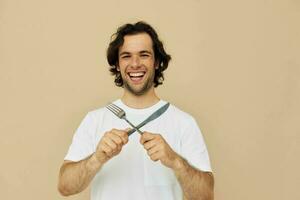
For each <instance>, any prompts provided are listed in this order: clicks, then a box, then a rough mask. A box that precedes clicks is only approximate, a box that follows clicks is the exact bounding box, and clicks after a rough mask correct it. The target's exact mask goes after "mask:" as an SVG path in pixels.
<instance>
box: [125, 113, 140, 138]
mask: <svg viewBox="0 0 300 200" xmlns="http://www.w3.org/2000/svg"><path fill="white" fill-rule="evenodd" d="M124 119H125V121H126V122H127V123H128V124H129V125H130V126H131V127H132V128H133V129H134V130H136V131H137V132H139V134H141V135H142V134H143V132H142V131H140V129H138V128H137V127H135V126H134V125H133V124H132V123H131V122H130V121H129V120H128V119H126V118H125V117H124ZM131 134H132V133H129V134H128V136H130V135H131Z"/></svg>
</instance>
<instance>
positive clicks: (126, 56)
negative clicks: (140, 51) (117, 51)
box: [121, 55, 130, 58]
mask: <svg viewBox="0 0 300 200" xmlns="http://www.w3.org/2000/svg"><path fill="white" fill-rule="evenodd" d="M129 57H130V56H129V55H125V56H121V58H129Z"/></svg>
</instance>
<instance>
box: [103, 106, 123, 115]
mask: <svg viewBox="0 0 300 200" xmlns="http://www.w3.org/2000/svg"><path fill="white" fill-rule="evenodd" d="M106 107H107V108H108V109H109V110H110V111H111V112H112V113H114V114H115V115H116V116H118V117H119V118H122V116H123V115H124V113H123V112H124V111H123V110H122V109H121V108H119V107H118V106H116V105H115V104H113V103H111V104H109V105H107V106H106Z"/></svg>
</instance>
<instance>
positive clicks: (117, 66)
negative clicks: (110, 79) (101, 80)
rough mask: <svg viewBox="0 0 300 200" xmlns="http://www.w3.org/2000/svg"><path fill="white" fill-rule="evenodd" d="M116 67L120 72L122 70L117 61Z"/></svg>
mask: <svg viewBox="0 0 300 200" xmlns="http://www.w3.org/2000/svg"><path fill="white" fill-rule="evenodd" d="M116 69H117V71H118V72H119V71H120V67H119V64H118V63H116Z"/></svg>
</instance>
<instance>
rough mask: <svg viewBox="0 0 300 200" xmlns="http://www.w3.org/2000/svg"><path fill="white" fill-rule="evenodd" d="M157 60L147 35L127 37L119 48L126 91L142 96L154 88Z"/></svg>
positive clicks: (119, 67)
mask: <svg viewBox="0 0 300 200" xmlns="http://www.w3.org/2000/svg"><path fill="white" fill-rule="evenodd" d="M154 65H155V58H154V52H153V48H152V39H151V37H150V36H149V35H148V34H147V33H140V34H136V35H127V36H125V37H124V44H123V45H122V46H121V47H120V48H119V66H118V70H119V71H120V72H121V76H122V79H123V83H124V87H125V90H127V91H129V92H130V93H132V94H134V95H136V96H140V95H143V94H145V93H146V92H147V91H148V90H149V89H150V88H152V87H153V81H154V75H155V66H154Z"/></svg>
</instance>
